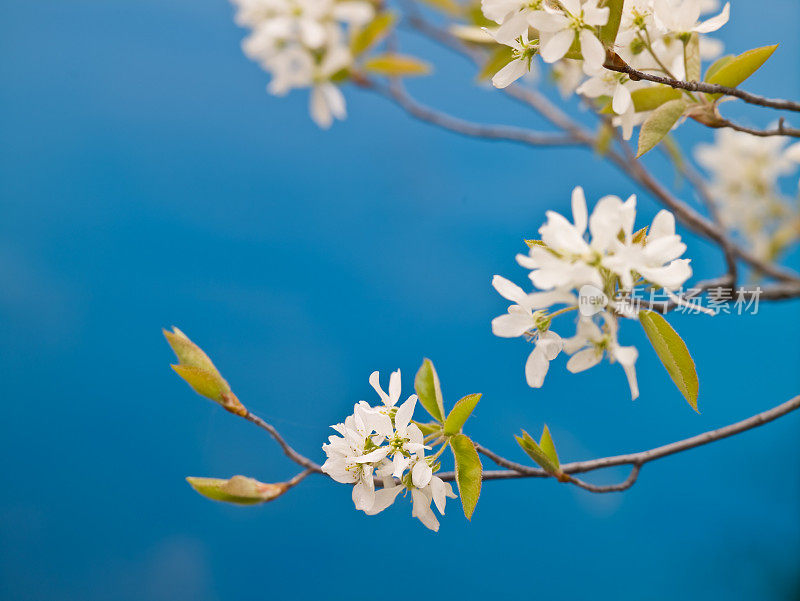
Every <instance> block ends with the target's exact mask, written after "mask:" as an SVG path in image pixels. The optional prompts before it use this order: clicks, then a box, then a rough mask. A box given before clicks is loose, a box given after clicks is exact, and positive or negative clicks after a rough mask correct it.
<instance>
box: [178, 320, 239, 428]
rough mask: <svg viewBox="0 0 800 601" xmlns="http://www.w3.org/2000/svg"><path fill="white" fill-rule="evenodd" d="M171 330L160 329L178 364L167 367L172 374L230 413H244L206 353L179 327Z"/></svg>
mask: <svg viewBox="0 0 800 601" xmlns="http://www.w3.org/2000/svg"><path fill="white" fill-rule="evenodd" d="M172 330H173V331H172V332H168V331H167V330H163V332H164V336H166V338H167V342H169V345H170V346H171V347H172V350H173V351H175V355H176V356H177V357H178V361H179V364H178V365H172V366H170V367H172V369H174V370H175V373H177V374H178V375H179V376H180V377H181V378H183V379H184V380H185V381H186V383H187V384H189V386H191V387H192V389H193V390H194V391H195V392H196V393H197V394H199V395H201V396H204V397H206V398H208V399H211V400H212V401H216V402H217V403H219V404H220V405H222V406H223V407H224V408H225V409H226V410H227V411H230V412H231V413H235V414H236V415H246V414H247V409H245V407H244V405H242V403H241V402H240V401H239V399H238V398H236V395H235V394H233V392H232V391H231V387H230V385H229V384H228V382H227V381H226V380H225V378H223V377H222V375H221V374H220V373H219V371H218V370H217V368H216V367H214V364H213V363H212V362H211V359H209V357H208V355H206V354H205V353H204V352H203V350H202V349H201V348H200V347H199V346H197V345H196V344H195V343H194V342H192V341H191V340H189V337H188V336H186V334H184V333H183V332H181V331H180V330H179V329H178V328H176V327H173V328H172Z"/></svg>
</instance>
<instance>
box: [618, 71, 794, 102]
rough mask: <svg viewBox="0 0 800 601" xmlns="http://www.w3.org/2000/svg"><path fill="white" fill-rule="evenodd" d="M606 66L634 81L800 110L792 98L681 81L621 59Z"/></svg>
mask: <svg viewBox="0 0 800 601" xmlns="http://www.w3.org/2000/svg"><path fill="white" fill-rule="evenodd" d="M604 66H605V68H606V69H608V70H609V71H617V72H618V73H625V74H626V75H628V76H629V77H630V78H631V79H632V80H634V81H636V80H640V79H644V80H647V81H652V82H654V83H660V84H664V85H667V86H669V87H671V88H678V89H681V90H686V91H687V92H704V93H706V94H724V95H725V96H733V97H735V98H739V99H741V100H744V101H745V102H747V103H748V104H755V105H758V106H765V107H769V108H774V109H780V110H786V111H798V112H800V102H794V101H792V100H782V99H777V98H775V99H773V98H765V97H763V96H757V95H756V94H751V93H750V92H745V91H744V90H740V89H738V88H730V87H728V86H721V85H719V84H716V83H706V82H704V81H681V80H679V79H674V78H672V77H664V76H662V75H654V74H652V73H647V72H645V71H639V70H637V69H634V68H633V67H631V66H630V65H628V64H625V63H623V62H621V61H619V62H618V61H614V62H613V63H611V62H607V63H606V64H605V65H604Z"/></svg>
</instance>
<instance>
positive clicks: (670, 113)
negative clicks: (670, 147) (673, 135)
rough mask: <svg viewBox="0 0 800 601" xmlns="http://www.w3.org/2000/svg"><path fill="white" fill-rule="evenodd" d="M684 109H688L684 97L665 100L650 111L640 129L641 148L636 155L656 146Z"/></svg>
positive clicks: (638, 155)
mask: <svg viewBox="0 0 800 601" xmlns="http://www.w3.org/2000/svg"><path fill="white" fill-rule="evenodd" d="M684 110H686V102H685V101H684V100H683V99H677V100H670V101H669V102H665V103H664V104H662V105H661V106H660V107H658V108H657V109H656V110H654V111H653V112H652V113H650V116H649V117H647V119H646V120H645V122H644V123H642V129H641V130H640V131H639V149H638V151H637V153H636V157H637V158H638V157H640V156H642V155H643V154H644V153H645V152H647V151H648V150H650V149H651V148H653V147H655V146H656V145H657V144H658V143H659V142H660V141H661V139H662V138H663V137H664V136H666V135H667V134H668V133H669V132H670V130H671V129H672V126H673V125H675V124H676V123H677V122H678V119H680V118H681V115H683V111H684Z"/></svg>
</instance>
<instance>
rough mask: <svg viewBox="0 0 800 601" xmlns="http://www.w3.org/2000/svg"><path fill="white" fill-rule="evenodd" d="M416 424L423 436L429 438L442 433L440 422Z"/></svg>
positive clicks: (416, 422)
mask: <svg viewBox="0 0 800 601" xmlns="http://www.w3.org/2000/svg"><path fill="white" fill-rule="evenodd" d="M414 423H415V424H417V427H418V428H419V429H420V432H422V435H423V436H428V435H429V434H435V433H436V432H441V431H442V424H440V423H439V422H427V423H424V422H418V421H414Z"/></svg>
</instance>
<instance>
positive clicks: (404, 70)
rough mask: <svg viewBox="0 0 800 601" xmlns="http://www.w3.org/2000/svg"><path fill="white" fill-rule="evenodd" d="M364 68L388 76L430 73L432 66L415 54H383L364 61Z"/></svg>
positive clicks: (410, 75)
mask: <svg viewBox="0 0 800 601" xmlns="http://www.w3.org/2000/svg"><path fill="white" fill-rule="evenodd" d="M364 69H365V70H367V71H370V72H372V73H378V74H379V75H386V76H388V77H413V76H415V75H426V74H428V73H430V71H431V67H430V65H429V64H428V63H426V62H423V61H421V60H419V59H417V58H414V57H413V56H405V55H402V54H381V55H378V56H375V57H373V58H371V59H369V60H368V61H367V62H365V63H364Z"/></svg>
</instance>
